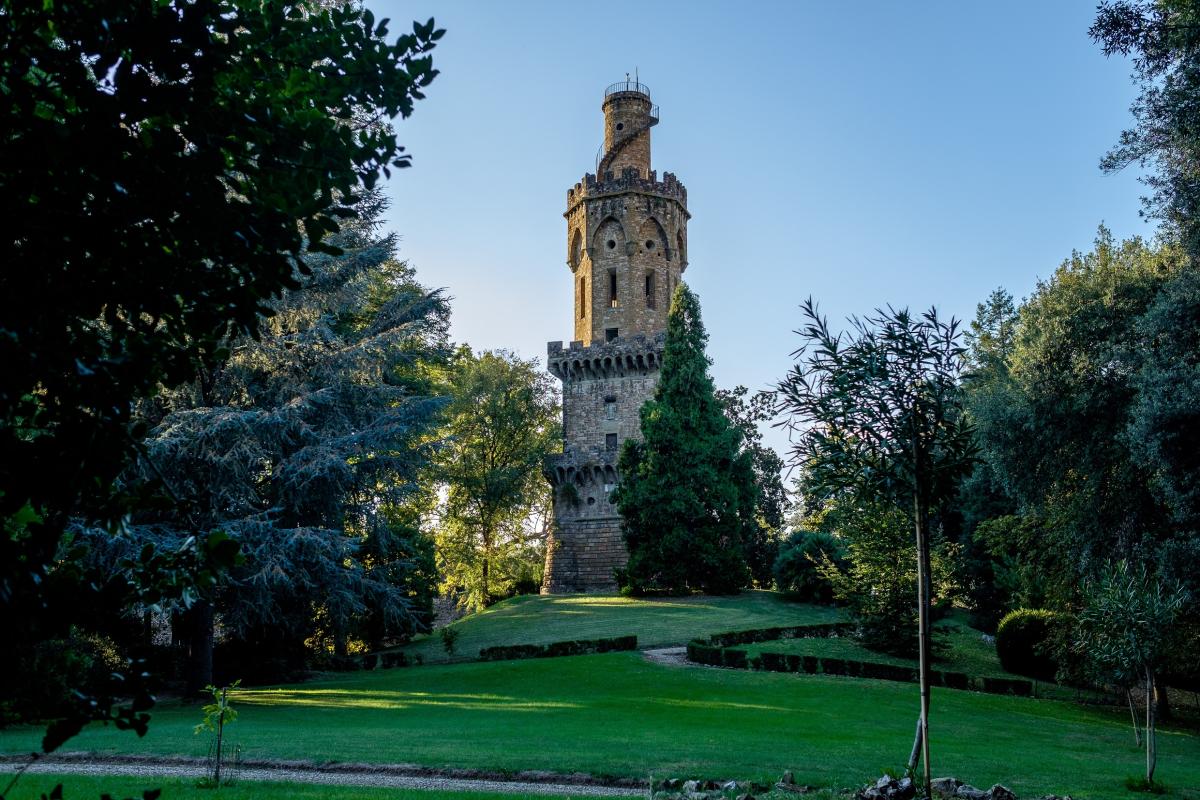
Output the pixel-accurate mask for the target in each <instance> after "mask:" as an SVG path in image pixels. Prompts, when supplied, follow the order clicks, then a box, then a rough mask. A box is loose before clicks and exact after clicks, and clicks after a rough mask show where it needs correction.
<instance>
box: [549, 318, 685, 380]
mask: <svg viewBox="0 0 1200 800" xmlns="http://www.w3.org/2000/svg"><path fill="white" fill-rule="evenodd" d="M666 343H667V334H666V332H665V331H664V332H661V333H656V334H653V335H651V336H644V335H641V334H638V335H636V336H629V337H618V338H616V339H613V340H612V341H611V342H604V343H603V344H601V343H596V344H591V345H587V346H585V345H584V344H583V342H571V344H570V345H569V346H568V347H563V343H562V342H550V343H549V344H548V345H547V346H546V367H547V369H549V370H550V372H551V373H552V374H553V375H554V376H555V377H557V378H559V379H560V380H562V381H564V382H567V381H578V380H589V379H593V380H603V379H609V378H626V377H634V376H646V375H650V374H651V373H656V372H658V370H659V369H660V368H661V367H662V358H663V351H664V349H665V348H666Z"/></svg>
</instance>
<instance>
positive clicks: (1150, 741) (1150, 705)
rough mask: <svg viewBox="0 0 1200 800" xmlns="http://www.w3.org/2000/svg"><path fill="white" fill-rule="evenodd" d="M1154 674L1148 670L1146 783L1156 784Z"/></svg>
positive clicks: (1156, 755) (1156, 750) (1156, 749)
mask: <svg viewBox="0 0 1200 800" xmlns="http://www.w3.org/2000/svg"><path fill="white" fill-rule="evenodd" d="M1154 733H1155V732H1154V672H1153V671H1151V670H1149V669H1147V670H1146V783H1148V784H1153V783H1154V767H1155V765H1156V764H1157V762H1158V748H1157V742H1155V740H1154V738H1155V735H1154Z"/></svg>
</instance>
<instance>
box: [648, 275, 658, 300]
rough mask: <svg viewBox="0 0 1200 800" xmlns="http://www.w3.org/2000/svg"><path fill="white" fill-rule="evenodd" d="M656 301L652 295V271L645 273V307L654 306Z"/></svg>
mask: <svg viewBox="0 0 1200 800" xmlns="http://www.w3.org/2000/svg"><path fill="white" fill-rule="evenodd" d="M656 306H657V303H656V302H655V297H654V273H653V272H647V273H646V308H655V307H656Z"/></svg>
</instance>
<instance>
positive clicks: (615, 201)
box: [566, 172, 689, 344]
mask: <svg viewBox="0 0 1200 800" xmlns="http://www.w3.org/2000/svg"><path fill="white" fill-rule="evenodd" d="M588 178H591V176H588ZM584 186H586V189H585V188H584ZM681 198H682V199H681ZM572 201H574V205H573V206H572V207H570V208H569V209H568V211H567V214H566V217H567V223H568V235H567V241H568V242H569V243H570V244H569V246H568V264H569V265H570V266H571V268H572V272H573V273H574V275H573V277H574V284H575V286H574V294H575V303H574V311H575V314H574V318H575V338H576V339H577V340H579V341H582V342H584V343H585V344H590V343H592V342H604V341H606V340H607V338H608V336H609V333H608V332H609V331H612V330H615V331H617V334H616V335H618V336H622V337H629V336H632V335H636V334H652V333H656V332H658V331H662V330H664V329H665V328H666V322H667V311H668V310H669V308H670V302H671V294H672V292H673V291H674V289H675V287H676V286H677V285H678V284H679V281H680V280H681V279H682V275H683V271H684V270H685V269H686V268H687V259H686V247H687V221H688V217H689V214H688V212H687V208H686V206H685V205H684V203H685V202H686V192H685V190H683V187H682V184H680V183H678V181H676V180H675V176H673V175H668V176H667V177H666V179H665V180H664V181H662V182H658V181H657V180H655V176H654V175H653V173H651V176H650V179H649V180H640V179H638V178H637V177H636V176H635V175H633V174H632V173H629V172H627V173H626V174H625V175H624V176H623V177H622V178H621V179H619V180H618V179H613V180H610V181H607V182H603V183H601V182H597V181H595V180H589V181H587V182H586V184H581V185H580V187H579V191H578V192H577V193H576V192H575V191H574V190H573V191H572V194H571V195H570V196H569V198H568V203H571V202H572ZM614 281H615V289H616V293H615V296H614V294H613V288H614Z"/></svg>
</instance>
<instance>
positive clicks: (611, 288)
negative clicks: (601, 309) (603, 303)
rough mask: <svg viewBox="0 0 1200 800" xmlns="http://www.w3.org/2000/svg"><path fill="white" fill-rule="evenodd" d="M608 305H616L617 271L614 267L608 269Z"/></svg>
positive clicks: (613, 306)
mask: <svg viewBox="0 0 1200 800" xmlns="http://www.w3.org/2000/svg"><path fill="white" fill-rule="evenodd" d="M608 307H609V308H616V307H617V271H616V270H615V269H610V270H609V271H608Z"/></svg>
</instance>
